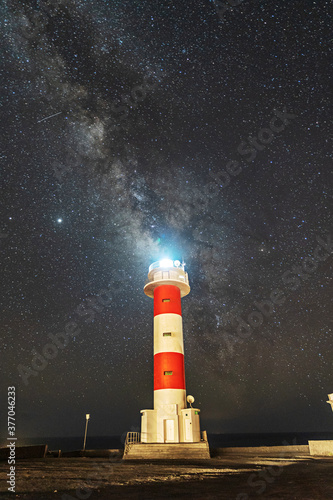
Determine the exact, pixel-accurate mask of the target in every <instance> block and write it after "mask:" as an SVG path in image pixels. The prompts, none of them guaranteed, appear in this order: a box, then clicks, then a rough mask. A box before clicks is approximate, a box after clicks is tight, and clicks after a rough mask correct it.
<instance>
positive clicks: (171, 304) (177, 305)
mask: <svg viewBox="0 0 333 500" xmlns="http://www.w3.org/2000/svg"><path fill="white" fill-rule="evenodd" d="M166 313H174V314H179V315H180V316H181V315H182V307H181V299H180V290H179V288H178V287H177V286H175V285H160V286H158V287H157V288H155V290H154V316H157V315H158V314H166Z"/></svg>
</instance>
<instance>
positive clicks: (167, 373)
mask: <svg viewBox="0 0 333 500" xmlns="http://www.w3.org/2000/svg"><path fill="white" fill-rule="evenodd" d="M172 374H173V372H164V375H172Z"/></svg>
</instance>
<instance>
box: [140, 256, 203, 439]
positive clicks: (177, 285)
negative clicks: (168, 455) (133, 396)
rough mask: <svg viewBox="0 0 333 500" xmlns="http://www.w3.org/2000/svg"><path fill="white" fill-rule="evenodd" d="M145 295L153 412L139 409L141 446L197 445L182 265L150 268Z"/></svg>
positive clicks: (198, 436) (166, 263)
mask: <svg viewBox="0 0 333 500" xmlns="http://www.w3.org/2000/svg"><path fill="white" fill-rule="evenodd" d="M144 292H145V294H146V295H148V297H151V298H152V299H153V300H154V409H153V410H141V443H198V442H200V441H201V433H200V420H199V412H200V410H199V409H197V408H192V405H191V406H190V407H189V408H188V407H187V401H188V402H189V403H193V402H194V398H193V397H192V396H188V398H186V388H185V369H184V341H183V321H182V311H181V299H182V297H185V296H186V295H188V294H189V293H190V286H189V281H188V275H187V272H185V264H184V263H181V262H180V261H179V260H175V261H172V260H169V259H164V260H161V261H158V262H154V263H153V264H151V266H150V267H149V272H148V282H147V284H146V285H145V287H144Z"/></svg>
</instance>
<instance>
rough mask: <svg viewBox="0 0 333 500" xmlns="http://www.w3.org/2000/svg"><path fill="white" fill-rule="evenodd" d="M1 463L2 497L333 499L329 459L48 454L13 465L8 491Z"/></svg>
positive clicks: (332, 460) (46, 499)
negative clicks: (165, 459)
mask: <svg viewBox="0 0 333 500" xmlns="http://www.w3.org/2000/svg"><path fill="white" fill-rule="evenodd" d="M7 473H8V464H7V463H6V462H0V480H1V482H0V499H1V500H2V499H7V498H8V499H13V498H19V499H22V500H23V499H24V500H50V499H54V500H55V499H59V500H60V499H61V500H73V499H80V500H86V499H88V498H89V499H91V500H97V499H100V500H107V499H111V500H115V499H126V500H127V499H142V500H150V499H166V498H170V497H172V498H176V499H177V498H178V499H180V498H191V499H192V498H194V499H205V500H210V499H215V498H221V499H226V500H248V499H258V498H262V499H270V500H272V499H276V500H278V499H285V500H295V499H296V500H317V499H318V500H319V499H321V500H330V499H332V500H333V457H332V458H314V457H298V458H297V457H295V458H288V459H287V458H279V457H276V458H267V457H265V458H264V457H257V458H255V457H254V458H253V457H252V458H250V457H224V458H214V459H211V460H207V461H205V462H204V463H191V464H186V463H184V462H181V463H175V462H169V463H168V462H163V463H153V462H147V463H142V462H128V461H125V462H122V461H119V460H115V459H112V461H109V460H107V459H102V458H94V459H92V458H60V459H57V458H47V459H38V460H32V461H27V460H21V461H18V462H17V463H16V492H15V494H14V493H8V491H7V487H8V485H7V484H6V480H7V477H6V474H7Z"/></svg>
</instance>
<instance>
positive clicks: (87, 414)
mask: <svg viewBox="0 0 333 500" xmlns="http://www.w3.org/2000/svg"><path fill="white" fill-rule="evenodd" d="M89 419H90V414H89V413H86V429H85V431H84V441H83V451H85V449H86V440H87V429H88V421H89Z"/></svg>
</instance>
